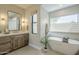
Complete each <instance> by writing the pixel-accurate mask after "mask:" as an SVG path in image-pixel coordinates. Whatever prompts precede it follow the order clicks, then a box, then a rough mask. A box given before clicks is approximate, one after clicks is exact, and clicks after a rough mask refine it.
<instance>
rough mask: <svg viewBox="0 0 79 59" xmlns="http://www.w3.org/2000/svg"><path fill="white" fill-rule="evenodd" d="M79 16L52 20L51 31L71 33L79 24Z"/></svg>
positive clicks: (73, 15)
mask: <svg viewBox="0 0 79 59" xmlns="http://www.w3.org/2000/svg"><path fill="white" fill-rule="evenodd" d="M78 18H79V14H71V15H66V16H61V17H52V18H50V31H65V32H66V31H69V30H70V29H71V28H72V27H73V26H75V24H78V23H79V19H78Z"/></svg>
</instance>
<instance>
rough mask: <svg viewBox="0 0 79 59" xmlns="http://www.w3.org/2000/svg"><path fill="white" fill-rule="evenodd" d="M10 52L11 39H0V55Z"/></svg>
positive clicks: (6, 37)
mask: <svg viewBox="0 0 79 59" xmlns="http://www.w3.org/2000/svg"><path fill="white" fill-rule="evenodd" d="M11 50H12V42H11V38H10V37H8V36H5V37H0V54H5V53H8V52H10V51H11Z"/></svg>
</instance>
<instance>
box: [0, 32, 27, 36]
mask: <svg viewBox="0 0 79 59" xmlns="http://www.w3.org/2000/svg"><path fill="white" fill-rule="evenodd" d="M25 33H26V34H28V32H17V33H9V34H4V33H1V34H0V37H2V36H10V35H19V34H25Z"/></svg>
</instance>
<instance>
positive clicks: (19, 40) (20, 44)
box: [18, 35, 24, 47]
mask: <svg viewBox="0 0 79 59" xmlns="http://www.w3.org/2000/svg"><path fill="white" fill-rule="evenodd" d="M23 46H24V37H23V35H20V37H19V39H18V47H23Z"/></svg>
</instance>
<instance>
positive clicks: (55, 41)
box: [48, 37, 79, 55]
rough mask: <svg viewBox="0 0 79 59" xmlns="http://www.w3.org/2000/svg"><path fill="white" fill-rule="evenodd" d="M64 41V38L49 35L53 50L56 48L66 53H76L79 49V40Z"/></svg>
mask: <svg viewBox="0 0 79 59" xmlns="http://www.w3.org/2000/svg"><path fill="white" fill-rule="evenodd" d="M62 41H63V39H62V38H58V37H49V40H48V43H49V45H50V47H51V48H52V50H55V51H57V52H60V53H63V54H66V55H73V54H76V53H77V51H78V50H79V41H77V40H73V39H69V40H68V43H65V42H62Z"/></svg>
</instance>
